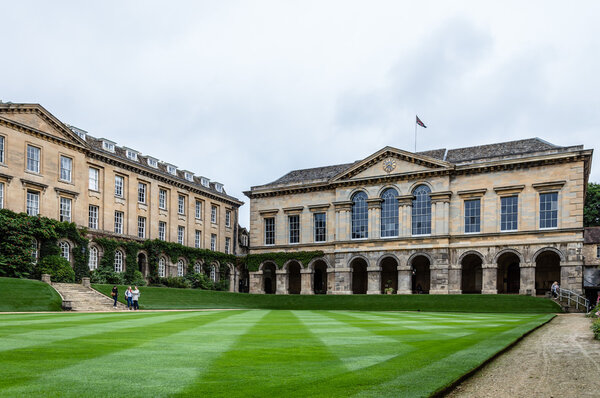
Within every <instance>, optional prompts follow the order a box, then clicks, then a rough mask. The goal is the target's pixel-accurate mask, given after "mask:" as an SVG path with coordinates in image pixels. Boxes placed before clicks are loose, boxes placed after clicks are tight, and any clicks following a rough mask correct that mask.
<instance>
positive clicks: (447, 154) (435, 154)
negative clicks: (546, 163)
mask: <svg viewBox="0 0 600 398" xmlns="http://www.w3.org/2000/svg"><path fill="white" fill-rule="evenodd" d="M580 148H582V147H580ZM566 149H568V148H565V147H560V146H557V145H554V144H551V143H549V142H547V141H544V140H542V139H540V138H537V137H535V138H527V139H524V140H517V141H507V142H499V143H496V144H488V145H478V146H472V147H466V148H457V149H450V150H446V149H445V148H441V149H434V150H429V151H422V152H416V154H418V155H422V156H428V157H431V158H434V159H438V160H443V161H446V162H449V163H468V162H474V161H477V160H488V159H494V158H502V157H510V156H519V155H524V154H528V153H536V152H545V151H550V150H554V151H556V150H566ZM358 162H359V161H356V162H353V163H345V164H337V165H333V166H324V167H315V168H310V169H301V170H293V171H290V172H289V173H287V174H286V175H284V176H283V177H281V178H278V179H277V180H275V181H273V182H270V183H268V184H265V185H261V186H262V187H268V186H275V185H291V184H300V183H310V182H325V181H327V180H329V179H330V178H332V177H334V176H336V175H338V174H339V173H342V172H343V171H345V170H348V169H350V168H351V167H352V166H353V165H355V164H356V163H358Z"/></svg>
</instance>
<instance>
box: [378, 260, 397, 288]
mask: <svg viewBox="0 0 600 398" xmlns="http://www.w3.org/2000/svg"><path fill="white" fill-rule="evenodd" d="M380 265H381V293H385V289H386V288H390V287H391V288H392V289H394V293H395V292H397V291H398V262H397V261H396V259H395V258H394V257H385V258H384V259H383V260H381V263H380Z"/></svg>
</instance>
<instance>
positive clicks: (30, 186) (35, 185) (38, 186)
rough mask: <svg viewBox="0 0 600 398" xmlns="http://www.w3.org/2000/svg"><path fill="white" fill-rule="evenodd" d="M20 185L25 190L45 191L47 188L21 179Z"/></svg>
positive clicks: (39, 183)
mask: <svg viewBox="0 0 600 398" xmlns="http://www.w3.org/2000/svg"><path fill="white" fill-rule="evenodd" d="M21 184H22V185H23V186H24V187H25V188H37V189H41V190H42V191H45V190H46V188H48V185H46V184H42V183H41V182H36V181H31V180H26V179H24V178H21Z"/></svg>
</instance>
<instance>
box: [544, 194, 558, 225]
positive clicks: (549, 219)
mask: <svg viewBox="0 0 600 398" xmlns="http://www.w3.org/2000/svg"><path fill="white" fill-rule="evenodd" d="M557 226H558V192H549V193H540V228H542V229H548V228H556V227H557Z"/></svg>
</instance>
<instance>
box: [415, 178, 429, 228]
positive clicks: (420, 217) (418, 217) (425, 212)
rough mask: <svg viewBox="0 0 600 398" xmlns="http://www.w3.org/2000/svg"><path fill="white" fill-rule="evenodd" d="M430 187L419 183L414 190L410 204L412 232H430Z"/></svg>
mask: <svg viewBox="0 0 600 398" xmlns="http://www.w3.org/2000/svg"><path fill="white" fill-rule="evenodd" d="M430 193H431V189H429V187H428V186H427V185H419V186H418V187H417V188H416V189H415V190H414V191H413V195H414V196H415V198H414V199H413V206H412V234H413V235H427V234H430V233H431V198H430V197H429V194H430Z"/></svg>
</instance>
